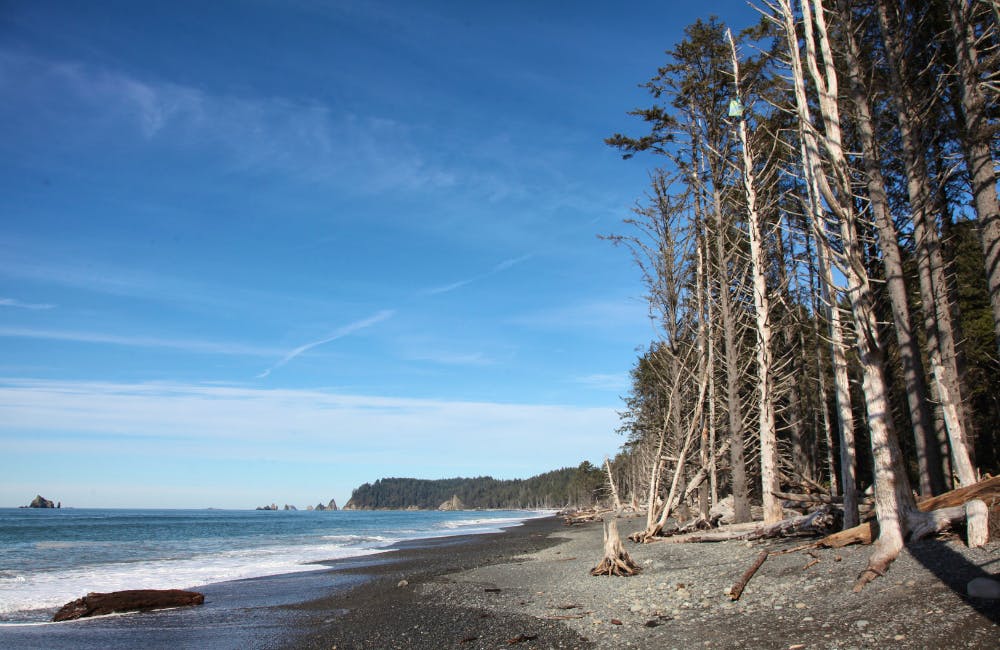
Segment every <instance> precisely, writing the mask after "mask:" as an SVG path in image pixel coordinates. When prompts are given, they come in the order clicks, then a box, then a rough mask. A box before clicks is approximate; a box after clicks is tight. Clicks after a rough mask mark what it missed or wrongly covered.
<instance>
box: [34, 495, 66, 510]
mask: <svg viewBox="0 0 1000 650" xmlns="http://www.w3.org/2000/svg"><path fill="white" fill-rule="evenodd" d="M59 505H60V506H62V502H60V503H59ZM27 507H28V508H55V507H56V504H55V503H54V502H52V501H49V500H48V499H46V498H45V497H43V496H42V495H41V494H38V495H36V496H35V498H34V499H32V500H31V503H29V504H28V506H27Z"/></svg>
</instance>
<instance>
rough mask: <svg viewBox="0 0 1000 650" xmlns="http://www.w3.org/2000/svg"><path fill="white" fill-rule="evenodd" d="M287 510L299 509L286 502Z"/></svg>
mask: <svg viewBox="0 0 1000 650" xmlns="http://www.w3.org/2000/svg"><path fill="white" fill-rule="evenodd" d="M285 510H298V508H296V507H295V506H290V505H288V504H287V503H286V504H285Z"/></svg>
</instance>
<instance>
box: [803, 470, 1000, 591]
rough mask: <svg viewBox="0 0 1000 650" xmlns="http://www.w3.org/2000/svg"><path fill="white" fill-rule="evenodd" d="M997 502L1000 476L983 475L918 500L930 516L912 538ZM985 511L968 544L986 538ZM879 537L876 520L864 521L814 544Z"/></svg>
mask: <svg viewBox="0 0 1000 650" xmlns="http://www.w3.org/2000/svg"><path fill="white" fill-rule="evenodd" d="M980 504H981V505H980ZM998 504H1000V476H994V477H991V478H986V479H984V480H982V481H979V482H978V483H973V484H972V485H967V486H965V487H960V488H957V489H954V490H951V491H950V492H945V493H944V494H939V495H938V496H936V497H930V498H927V499H922V500H920V501H918V502H917V508H918V509H919V510H920V511H921V512H925V513H928V514H929V516H928V517H927V518H926V519H924V520H923V522H922V524H923V525H922V526H920V527H915V528H914V529H913V530H912V531H911V533H910V539H911V540H918V539H921V538H923V537H926V536H928V535H930V534H932V533H935V532H939V531H941V530H944V529H945V528H947V527H948V526H950V525H952V524H954V523H956V522H959V521H961V520H962V519H966V518H967V515H968V511H969V510H970V509H971V510H973V511H982V510H983V508H985V509H986V511H988V510H989V509H990V505H993V507H994V508H996V507H997V506H998ZM987 519H988V515H986V514H978V513H977V516H974V517H972V521H973V522H975V524H974V525H971V526H970V528H971V529H973V530H972V531H971V532H970V533H969V535H968V537H969V546H982V545H983V544H985V543H986V542H987V541H988V540H987V538H988V533H987V529H982V528H980V527H979V526H981V525H982V524H981V523H980V522H982V521H984V520H987ZM877 538H878V523H877V522H875V521H867V522H865V523H863V524H859V525H857V526H854V527H853V528H848V529H847V530H842V531H840V532H839V533H834V534H832V535H827V536H826V537H824V538H823V539H821V540H819V541H818V542H817V543H816V545H817V546H822V547H825V548H841V547H843V546H848V545H850V544H871V543H872V542H873V541H874V540H875V539H877ZM869 581H870V580H869Z"/></svg>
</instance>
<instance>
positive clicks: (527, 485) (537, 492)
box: [348, 461, 605, 510]
mask: <svg viewBox="0 0 1000 650" xmlns="http://www.w3.org/2000/svg"><path fill="white" fill-rule="evenodd" d="M604 485H605V477H604V473H603V472H602V471H601V469H600V468H598V467H595V466H594V465H592V464H591V463H589V462H588V461H584V462H582V463H580V465H579V466H578V467H566V468H563V469H557V470H554V471H551V472H546V473H545V474H539V475H538V476H533V477H531V478H528V479H513V480H498V479H495V478H493V477H491V476H480V477H477V478H448V479H438V480H427V479H416V478H383V479H379V480H377V481H375V482H374V483H365V484H364V485H362V486H360V487H358V488H356V489H355V490H354V492H353V493H352V494H351V500H350V501H349V502H348V503H349V505H350V506H353V507H355V508H359V509H365V510H368V509H373V510H402V509H406V508H420V509H425V510H435V509H437V508H438V507H439V506H440V505H441V504H442V503H444V502H445V501H448V500H450V499H451V498H452V497H454V496H457V497H458V498H459V499H460V500H461V502H462V504H463V505H464V506H465V507H466V508H470V509H471V508H486V509H522V508H564V507H568V506H589V505H592V504H594V503H595V502H597V501H598V500H599V499H600V496H601V493H602V492H603V489H604Z"/></svg>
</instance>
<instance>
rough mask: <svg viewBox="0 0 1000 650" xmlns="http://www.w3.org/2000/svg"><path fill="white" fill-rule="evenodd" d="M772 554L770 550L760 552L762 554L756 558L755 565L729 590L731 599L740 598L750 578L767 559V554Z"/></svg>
mask: <svg viewBox="0 0 1000 650" xmlns="http://www.w3.org/2000/svg"><path fill="white" fill-rule="evenodd" d="M770 554H771V552H770V551H761V552H760V555H758V556H757V559H756V560H754V563H753V565H752V566H751V567H750V568H749V569H747V570H746V571H745V572H744V573H743V576H742V577H741V578H740V579H739V580H738V581H737V582H736V584H734V585H733V588H732V589H730V590H729V597H730V598H731V599H733V600H739V599H740V596H742V595H743V590H744V589H746V586H747V583H748V582H750V578H752V577H753V574H755V573H757V569H759V568H760V565H762V564H764V560H766V559H767V556H768V555H770Z"/></svg>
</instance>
